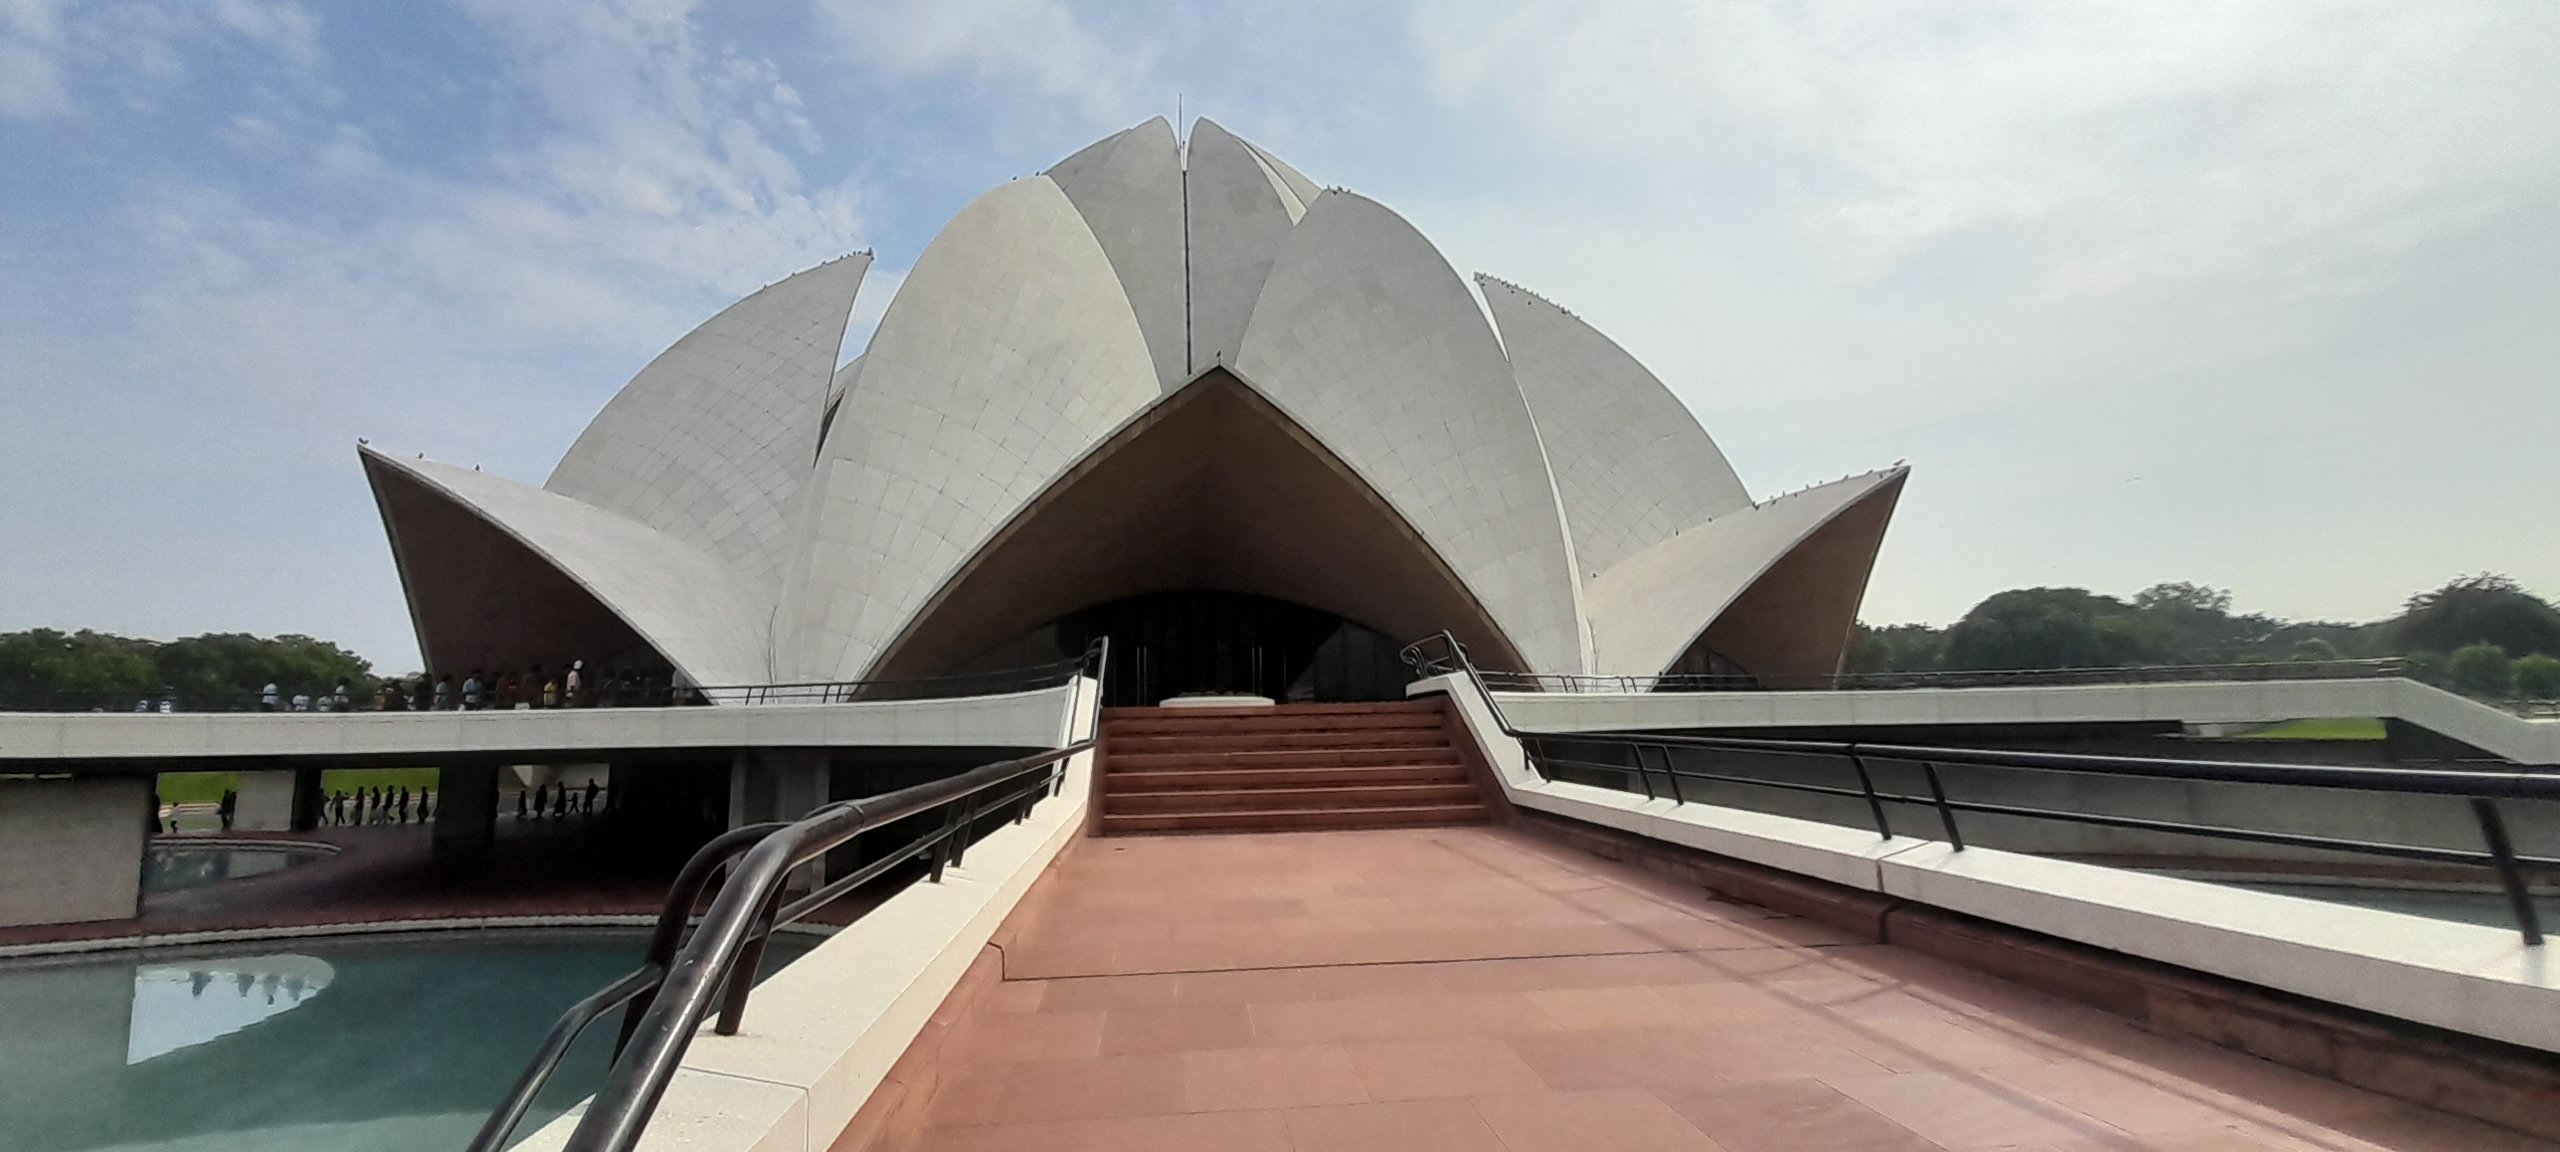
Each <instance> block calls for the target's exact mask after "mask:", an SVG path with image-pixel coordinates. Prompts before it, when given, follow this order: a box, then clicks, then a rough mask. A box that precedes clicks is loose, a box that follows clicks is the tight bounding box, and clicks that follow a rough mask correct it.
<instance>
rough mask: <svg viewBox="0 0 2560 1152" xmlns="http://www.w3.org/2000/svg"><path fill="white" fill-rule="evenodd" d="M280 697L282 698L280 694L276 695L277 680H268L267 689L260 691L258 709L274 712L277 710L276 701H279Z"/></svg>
mask: <svg viewBox="0 0 2560 1152" xmlns="http://www.w3.org/2000/svg"><path fill="white" fill-rule="evenodd" d="M279 699H280V697H278V696H277V695H276V682H275V681H273V680H269V681H267V686H266V688H265V690H263V691H261V692H259V693H258V711H260V712H273V711H275V710H276V703H277V701H278V700H279Z"/></svg>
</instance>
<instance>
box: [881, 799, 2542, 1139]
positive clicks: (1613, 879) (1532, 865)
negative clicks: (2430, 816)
mask: <svg viewBox="0 0 2560 1152" xmlns="http://www.w3.org/2000/svg"><path fill="white" fill-rule="evenodd" d="M1010 927H1011V929H1012V930H1013V932H1014V934H1015V939H1014V940H1013V942H1012V943H1011V945H1010V946H1009V947H1008V948H1007V950H1006V953H1005V978H1004V980H1003V981H1002V982H1000V983H997V984H994V985H991V986H988V987H987V988H985V989H984V990H983V991H981V992H980V993H979V994H978V995H977V996H976V997H975V998H974V999H973V1000H972V1001H971V1002H970V1004H969V1007H968V1008H967V1009H966V1011H965V1012H964V1013H963V1014H962V1015H961V1016H960V1018H959V1019H958V1020H957V1022H956V1023H955V1025H954V1026H953V1028H952V1030H951V1032H950V1033H949V1034H948V1037H947V1039H946V1041H945V1042H944V1044H943V1046H942V1048H941V1051H940V1053H939V1054H938V1057H937V1059H938V1061H939V1067H938V1069H937V1070H936V1071H937V1072H938V1075H937V1076H935V1077H933V1078H932V1080H933V1082H934V1083H935V1084H936V1085H937V1087H936V1088H935V1090H934V1095H933V1096H932V1098H931V1100H930V1101H929V1103H927V1104H926V1105H925V1107H924V1109H923V1113H922V1115H923V1121H922V1123H923V1124H924V1127H923V1128H922V1130H921V1131H908V1132H901V1133H883V1134H882V1135H884V1136H888V1137H891V1139H889V1140H887V1141H885V1142H883V1143H880V1144H874V1145H871V1146H872V1147H888V1146H896V1147H901V1148H905V1147H915V1148H922V1149H936V1150H963V1149H966V1150H970V1152H996V1150H1012V1149H1020V1150H1031V1149H1039V1150H1043V1152H1048V1150H1060V1149H1114V1150H1119V1149H1182V1148H1198V1149H1214V1150H1218V1152H1256V1150H1269V1152H1281V1150H1287V1149H1296V1150H1302V1152H1315V1150H1319V1149H1323V1150H1355V1149H1382V1150H1383V1149H1396V1150H1405V1149H1484V1150H1487V1152H1547V1150H1557V1152H1562V1150H1572V1149H1613V1150H1642V1149H1695V1150H1708V1152H1711V1150H1715V1149H1723V1150H1725V1152H1831V1150H1841V1152H1862V1150H1892V1152H1931V1150H1940V1149H1944V1150H1955V1152H1970V1150H1977V1149H1978V1150H1989V1149H2008V1150H2012V1152H2031V1150H2032V1152H2101V1150H2104V1152H2136V1150H2143V1149H2157V1150H2164V1152H2167V1150H2176V1152H2276V1150H2311V1149H2323V1150H2340V1152H2344V1150H2370V1149H2376V1148H2389V1149H2423V1150H2443V1152H2453V1150H2456V1149H2459V1150H2464V1152H2492V1150H2503V1149H2549V1148H2553V1147H2555V1146H2554V1145H2551V1144H2546V1143H2543V1142H2540V1141H2535V1140H2531V1139H2528V1138H2525V1137H2521V1136H2516V1135H2512V1134H2509V1133H2506V1132H2504V1131H2502V1130H2498V1129H2493V1128H2490V1127H2487V1126H2484V1125H2480V1124H2476V1123H2473V1122H2470V1121H2467V1120H2462V1119H2459V1118H2455V1117H2451V1116H2448V1115H2444V1114H2441V1113H2436V1112H2431V1111H2427V1110H2424V1109H2420V1108H2417V1107H2414V1106H2411V1105H2407V1104H2403V1103H2400V1102H2397V1101H2393V1100H2389V1099H2386V1098H2383V1097H2380V1096H2375V1095H2372V1094H2369V1093H2365V1092H2362V1091H2359V1090H2356V1089H2352V1088H2348V1087H2344V1086H2341V1085H2339V1084H2336V1083H2334V1082H2331V1081H2326V1080H2320V1079H2316V1078H2313V1077H2310V1076H2306V1075H2302V1074H2299V1073H2296V1072H2292V1071H2290V1070H2287V1069H2284V1068H2280V1067H2278V1066H2275V1065H2272V1064H2269V1063H2266V1062H2264V1061H2259V1060H2255V1059H2251V1058H2249V1057H2246V1056H2241V1055H2237V1054H2234V1053H2231V1052H2227V1051H2224V1050H2221V1049H2216V1048H2212V1047H2209V1046H2206V1045H2203V1044H2200V1043H2195V1042H2189V1041H2183V1040H2176V1039H2170V1038H2165V1037H2161V1036H2157V1035H2153V1034H2150V1033H2146V1032H2143V1031H2141V1030H2139V1029H2136V1028H2135V1027H2133V1026H2132V1025H2130V1024H2128V1023H2126V1022H2124V1021H2123V1020H2121V1019H2119V1018H2117V1017H2114V1016H2110V1015H2107V1014H2105V1013H2102V1012H2099V1011H2096V1010H2094V1009H2090V1008H2086V1007H2082V1006H2079V1005H2076V1004H2071V1003H2067V1002H2064V1001H2061V1000H2057V999H2054V998H2052V997H2049V996H2045V995H2042V994H2040V993H2036V992H2033V991H2030V990H2027V989H2024V988H2020V987H2018V986H2015V985H2012V984H2008V983H2005V982H2003V981H1999V980H1996V979H1991V978H1988V977H1984V976H1981V975H1978V974H1976V973H1973V972H1970V971H1968V970H1965V969H1962V968H1958V967H1955V966H1952V965H1949V964H1945V963H1942V962H1939V961H1936V960H1932V959H1929V958H1926V957H1922V956H1919V955H1916V954H1913V953H1909V952H1906V951H1903V950H1901V949H1898V948H1893V947H1890V946H1884V945H1875V944H1868V943H1863V942H1857V941H1854V940H1852V939H1851V938H1850V937H1847V936H1845V935H1843V934H1841V933H1838V932H1836V931H1834V930H1832V929H1829V928H1826V927H1823V926H1821V925H1817V924H1814V923H1812V922H1809V921H1805V920H1800V919H1795V918H1791V917H1787V916H1781V915H1776V914H1772V913H1770V912H1768V911H1766V910H1764V909H1760V908H1756V907H1752V906H1748V905H1741V904H1732V903H1725V902H1721V901H1718V900H1715V899H1712V898H1710V897H1708V896H1706V895H1705V894H1703V893H1701V892H1699V891H1698V890H1696V889H1693V888H1688V887H1685V886H1681V885H1676V884H1673V883H1670V882H1668V881H1664V880H1660V879H1658V878H1655V877H1652V876H1650V875H1646V874H1643V873H1638V872H1634V871H1631V870H1626V869H1622V868H1620V867H1618V866H1616V865H1613V864H1609V863H1607V862H1604V861H1601V860H1599V859H1597V858H1595V857H1589V856H1584V855H1581V854H1578V853H1575V852H1572V851H1570V850H1567V849H1561V848H1557V847H1553V846H1550V845H1547V844H1544V843H1541V842H1537V841H1533V840H1529V839H1526V838H1523V837H1521V836H1519V835H1517V834H1514V833H1510V832H1506V831H1503V830H1500V829H1495V828H1420V829H1400V830H1387V831H1360V832H1310V833H1282V834H1265V835H1203V836H1188V837H1164V838H1158V837H1127V838H1110V839H1099V840H1087V841H1082V842H1080V843H1078V844H1077V845H1075V846H1074V847H1073V848H1072V849H1071V850H1070V851H1069V853H1068V854H1067V855H1066V856H1065V857H1064V858H1062V859H1061V860H1060V861H1059V862H1058V864H1057V866H1056V867H1055V869H1054V870H1053V871H1052V872H1051V873H1050V875H1049V876H1048V877H1047V878H1045V879H1044V880H1043V881H1042V882H1041V884H1040V886H1039V887H1038V888H1036V889H1035V890H1034V891H1033V893H1032V894H1031V896H1030V897H1029V898H1028V900H1027V901H1026V902H1025V904H1024V905H1023V906H1022V908H1021V909H1020V910H1018V911H1017V912H1016V914H1015V918H1014V920H1013V922H1012V924H1011V925H1010ZM900 1138H904V1140H903V1142H901V1140H900Z"/></svg>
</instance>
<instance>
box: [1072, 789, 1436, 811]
mask: <svg viewBox="0 0 2560 1152" xmlns="http://www.w3.org/2000/svg"><path fill="white" fill-rule="evenodd" d="M1475 803H1476V787H1475V785H1473V784H1467V783H1463V782H1462V783H1457V784H1386V785H1354V786H1347V787H1331V788H1325V787H1316V788H1235V789H1224V790H1212V789H1182V790H1178V791H1172V792H1125V793H1113V794H1111V795H1108V796H1105V797H1104V798H1103V802H1102V814H1103V815H1104V816H1123V815H1126V816H1137V815H1145V814H1152V813H1167V812H1238V811H1300V810H1311V809H1317V808H1350V809H1364V810H1365V809H1372V808H1429V807H1438V806H1447V805H1471V804H1475Z"/></svg>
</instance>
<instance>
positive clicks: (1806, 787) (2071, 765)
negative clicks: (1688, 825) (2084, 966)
mask: <svg viewBox="0 0 2560 1152" xmlns="http://www.w3.org/2000/svg"><path fill="white" fill-rule="evenodd" d="M1399 655H1400V656H1401V658H1402V659H1403V660H1404V662H1405V664H1406V665H1407V666H1408V667H1410V668H1412V669H1413V670H1414V672H1415V673H1416V674H1417V675H1422V676H1440V675H1464V676H1466V677H1467V678H1468V680H1469V682H1470V684H1471V685H1472V686H1473V687H1474V689H1475V691H1476V695H1477V697H1478V698H1479V699H1481V700H1482V701H1484V704H1485V706H1486V707H1487V708H1488V709H1490V710H1491V711H1492V713H1493V720H1494V725H1495V727H1497V728H1499V729H1500V730H1501V732H1502V734H1503V735H1504V736H1506V737H1508V738H1510V739H1512V740H1514V741H1516V742H1518V743H1519V745H1520V747H1521V751H1522V752H1523V754H1524V755H1525V756H1526V757H1527V759H1528V762H1529V766H1530V767H1531V769H1532V770H1534V771H1536V772H1537V773H1538V775H1539V776H1540V777H1541V778H1542V779H1552V776H1551V775H1550V774H1549V771H1548V769H1549V768H1550V767H1551V766H1558V767H1568V768H1576V769H1583V770H1587V771H1596V772H1608V773H1618V774H1622V775H1624V776H1628V777H1632V778H1633V779H1634V781H1635V782H1636V784H1637V786H1638V787H1640V788H1641V789H1642V790H1643V791H1644V794H1645V798H1646V799H1648V800H1660V799H1665V798H1666V797H1663V796H1660V795H1657V794H1656V793H1655V791H1654V780H1655V778H1656V777H1659V778H1660V779H1661V780H1662V781H1663V783H1664V784H1665V785H1666V786H1667V789H1668V791H1669V793H1670V795H1669V796H1668V797H1667V798H1668V799H1669V800H1670V801H1671V802H1672V803H1673V804H1675V805H1677V804H1686V803H1688V797H1687V796H1686V795H1684V794H1683V793H1682V791H1681V787H1680V785H1681V782H1682V781H1684V780H1691V781H1705V782H1709V783H1717V784H1735V785H1744V786H1749V787H1758V788H1771V789H1778V790H1781V791H1792V792H1805V793H1816V794H1821V795H1829V796H1839V797H1844V798H1860V799H1863V800H1865V801H1866V805H1867V809H1868V812H1869V813H1870V815H1871V816H1872V817H1873V819H1874V822H1875V827H1876V834H1877V835H1878V836H1880V837H1884V838H1886V839H1891V838H1892V837H1893V835H1894V833H1893V827H1892V823H1891V821H1890V820H1888V819H1887V817H1886V811H1885V805H1886V804H1887V803H1894V804H1908V805H1913V806H1917V807H1922V808H1927V809H1934V810H1935V812H1936V814H1937V816H1938V819H1939V822H1940V826H1941V828H1942V829H1943V830H1944V831H1945V833H1946V838H1947V843H1948V845H1949V846H1950V847H1952V848H1955V849H1956V850H1958V851H1961V850H1963V848H1964V835H1963V833H1962V831H1961V829H1959V828H1958V826H1957V822H1956V813H1959V812H1971V813H1976V814H1980V815H1995V816H2010V817H2022V818H2028V819H2043V820H2054V821H2060V822H2064V823H2079V824H2089V825H2094V826H2100V827H2112V828H2125V829H2132V830H2140V831H2152V832H2166V833H2173V834H2177V835H2185V836H2199V837H2208V838H2216V839H2227V840H2236V841H2247V842H2252V843H2260V844H2271V845H2281V846H2285V847H2293V848H2314V849H2321V850H2327V851H2336V852H2350V853H2360V854H2366V855H2375V856H2384V857H2393V858H2398V859H2407V860H2423V861H2430V862H2435V863H2446V864H2463V865H2476V866H2480V867H2486V868H2489V869H2491V870H2492V871H2494V872H2495V873H2496V874H2497V877H2498V882H2499V885H2500V887H2501V888H2503V889H2504V890H2505V893H2506V897H2507V901H2508V905H2509V908H2510V910H2511V911H2512V912H2513V913H2514V915H2515V919H2516V926H2517V929H2518V931H2519V932H2520V933H2521V934H2522V936H2523V937H2524V942H2525V943H2526V944H2527V945H2539V944H2540V943H2542V925H2541V918H2540V915H2539V913H2538V912H2537V911H2536V910H2535V908H2534V906H2533V902H2532V899H2531V896H2530V893H2529V892H2528V890H2527V888H2526V885H2525V879H2524V870H2525V869H2527V868H2537V869H2544V870H2554V869H2560V859H2551V858H2545V857H2537V856H2528V855H2524V854H2521V853H2519V852H2517V851H2516V849H2515V845H2514V842H2513V840H2512V838H2511V837H2510V836H2509V835H2508V834H2507V828H2506V822H2505V819H2504V818H2503V816H2501V815H2500V813H2499V810H2498V806H2497V802H2498V801H2500V800H2545V801H2549V800H2560V773H2553V772H2533V771H2498V770H2489V769H2467V768H2432V767H2430V768H2378V767H2369V766H2348V765H2328V764H2284V763H2268V762H2257V761H2244V760H2195V759H2179V758H2173V757H2154V756H2109V755H2097V754H2090V753H2081V752H2036V751H2020V750H2011V749H1998V748H1950V747H1935V746H1927V745H1917V744H1894V743H1883V742H1870V741H1861V740H1800V739H1768V738H1755V737H1737V736H1700V735H1693V734H1688V733H1680V732H1659V731H1611V730H1593V731H1570V732H1524V731H1521V730H1520V729H1518V728H1515V727H1513V726H1512V724H1511V721H1510V720H1509V719H1508V718H1507V717H1505V716H1504V715H1503V714H1502V703H1501V701H1500V700H1499V699H1497V698H1496V697H1495V696H1494V694H1493V692H1492V691H1490V690H1489V689H1488V688H1487V687H1486V678H1485V675H1484V674H1483V673H1481V672H1479V671H1478V670H1477V669H1476V667H1475V664H1474V661H1472V660H1471V659H1469V658H1468V656H1467V650H1466V646H1465V645H1464V644H1461V643H1459V642H1458V640H1457V638H1456V637H1454V636H1451V635H1450V634H1449V633H1447V632H1442V633H1439V634H1438V635H1436V636H1429V637H1425V638H1423V639H1421V640H1417V641H1415V642H1414V643H1412V644H1408V645H1406V646H1405V648H1404V650H1403V651H1402V652H1401V653H1400V654H1399ZM1577 744H1579V745H1585V746H1593V745H1597V746H1616V747H1619V748H1623V749H1626V750H1627V753H1628V756H1629V758H1630V759H1631V760H1632V762H1633V767H1629V766H1628V765H1627V764H1621V763H1611V762H1605V761H1600V760H1593V759H1587V758H1577V757H1575V756H1573V755H1571V754H1570V750H1569V749H1568V754H1566V755H1558V754H1556V752H1555V751H1554V750H1553V749H1552V748H1551V747H1550V746H1551V745H1567V746H1570V745H1577ZM1675 749H1689V750H1693V751H1707V752H1734V753H1746V754H1762V755H1778V756H1806V757H1823V758H1828V759H1837V760H1841V761H1845V762H1846V763H1847V764H1848V766H1849V767H1850V768H1852V769H1853V770H1854V771H1855V773H1856V779H1857V783H1856V786H1855V787H1840V786H1831V785H1824V784H1817V783H1814V782H1811V781H1807V780H1790V779H1771V778H1764V777H1754V776H1745V775H1737V774H1734V773H1731V772H1714V771H1700V770H1698V769H1697V768H1695V767H1688V768H1683V767H1681V766H1680V765H1679V764H1678V763H1677V762H1676V761H1675V760H1674V759H1673V757H1672V752H1673V750H1675ZM1647 753H1652V754H1653V756H1652V760H1653V761H1658V764H1657V763H1653V762H1649V761H1648V758H1647ZM1879 761H1884V762H1896V763H1903V764H1910V765H1916V766H1918V768H1919V769H1920V772H1921V775H1922V778H1923V780H1924V781H1925V782H1926V785H1927V787H1928V794H1927V795H1917V794H1904V793H1895V792H1888V791H1884V790H1882V789H1879V788H1878V787H1877V786H1876V783H1875V775H1874V773H1873V772H1871V771H1870V769H1869V766H1870V764H1871V763H1873V762H1879ZM1942 765H1962V766H1967V767H1979V768H2005V769H2018V770H2026V771H2042V772H2072V773H2085V774H2095V775H2106V776H2126V777H2138V778H2150V779H2166V780H2185V781H2198V782H2204V783H2215V784H2272V785H2284V786H2290V787H2303V788H2326V789H2343V790H2351V791H2364V792H2388V793H2395V794H2418V795H2430V796H2443V797H2450V798H2455V799H2461V800H2465V801H2468V802H2469V804H2470V806H2471V809H2472V815H2473V818H2474V820H2475V821H2477V823H2478V824H2479V826H2480V834H2481V839H2482V841H2483V848H2484V849H2485V850H2483V851H2469V850H2462V849H2451V848H2440V847H2431V846H2422V845H2409V844H2393V843H2385V842H2379V841H2369V840H2355V839H2348V838H2344V837H2337V836H2326V835H2315V834H2306V833H2295V832H2279V831H2274V830H2267V829H2253V828H2234V827H2226V826H2220V825H2208V824H2197V823H2194V822H2190V821H2178V820H2163V819H2155V818H2150V817H2139V816H2116V815H2109V814H2105V813H2095V812H2074V811H2065V810H2059V809H2052V808H2034V807H2028V806H2024V805H2017V804H2002V803H1990V802H1984V801H1976V800H1960V799H1956V798H1954V797H1952V796H1950V795H1948V792H1947V788H1946V785H1945V781H1944V780H1942V779H1941V778H1940V776H1939V774H1938V768H1939V767H1940V766H1942Z"/></svg>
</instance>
